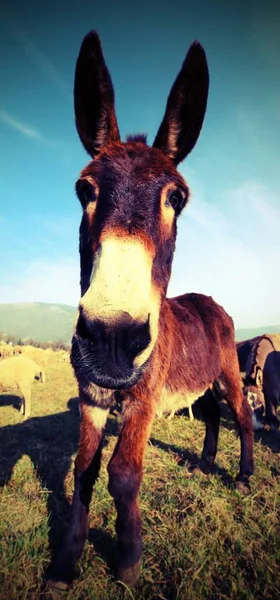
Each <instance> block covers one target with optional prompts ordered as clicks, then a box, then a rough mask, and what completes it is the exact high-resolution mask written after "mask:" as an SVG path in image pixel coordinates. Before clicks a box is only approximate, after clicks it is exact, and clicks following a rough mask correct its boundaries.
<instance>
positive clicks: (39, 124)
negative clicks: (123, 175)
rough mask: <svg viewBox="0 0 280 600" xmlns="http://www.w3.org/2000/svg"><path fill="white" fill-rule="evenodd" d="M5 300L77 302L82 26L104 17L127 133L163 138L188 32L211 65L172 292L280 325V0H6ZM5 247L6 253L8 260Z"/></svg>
mask: <svg viewBox="0 0 280 600" xmlns="http://www.w3.org/2000/svg"><path fill="white" fill-rule="evenodd" d="M1 5H2V8H1V13H2V19H1V24H0V29H1V36H0V39H1V52H0V69H1V90H0V155H1V161H0V234H1V246H2V261H1V264H0V302H27V301H29V302H30V301H43V302H63V303H65V304H71V305H74V306H75V305H77V303H78V300H79V285H78V284H79V260H78V226H79V221H80V214H81V211H80V207H79V205H78V201H77V200H76V198H75V194H74V183H75V180H76V179H77V177H78V175H79V171H80V169H81V168H82V167H83V166H84V165H85V164H86V163H87V162H88V160H89V157H88V156H87V155H86V153H85V151H84V150H83V148H82V146H81V144H80V141H79V138H78V136H77V133H76V130H75V126H74V118H73V101H72V88H73V74H74V68H75V61H76V57H77V53H78V51H79V47H80V44H81V41H82V38H83V36H84V35H85V34H86V33H87V32H88V31H89V30H90V29H97V31H98V32H99V34H100V37H101V39H102V45H103V50H104V54H105V58H106V61H107V64H108V67H109V69H110V72H111V75H112V79H113V82H114V87H115V96H116V111H117V117H118V122H119V127H120V131H121V135H122V137H123V138H124V137H125V135H126V134H127V133H136V132H146V133H147V134H148V142H149V143H150V144H152V143H153V139H154V137H155V135H156V132H157V129H158V126H159V124H160V122H161V119H162V116H163V112H164V109H165V103H166V99H167V95H168V93H169V90H170V87H171V85H172V83H173V81H174V79H175V77H176V75H177V73H178V71H179V69H180V67H181V64H182V62H183V59H184V56H185V54H186V52H187V49H188V47H189V45H190V44H191V42H192V41H193V40H194V39H199V40H200V42H201V43H202V44H203V46H204V48H205V50H206V53H207V58H208V63H209V69H210V78H211V79H210V94H209V102H208V110H207V113H206V118H205V123H204V127H203V130H202V133H201V136H200V138H199V140H198V143H197V146H196V147H195V149H194V150H193V153H192V154H191V155H190V156H189V157H188V158H187V159H186V160H185V161H184V162H183V163H182V164H181V165H180V166H179V170H180V171H181V173H182V174H183V175H184V176H185V177H186V179H187V181H188V184H189V186H190V188H191V192H192V198H191V202H190V204H189V206H188V207H187V209H186V210H185V212H184V213H183V216H182V217H181V218H180V221H179V223H178V230H179V235H178V241H177V249H176V254H175V257H174V265H173V272H172V278H171V282H170V287H169V294H170V295H175V294H179V293H184V292H192V291H196V292H202V293H206V294H208V295H212V296H213V297H214V298H215V299H216V300H217V301H218V302H219V303H220V304H222V305H223V306H224V307H225V309H226V310H227V312H229V314H231V316H232V317H233V318H234V321H235V324H236V327H247V326H248V327H249V326H265V325H269V324H280V302H279V295H280V294H279V291H280V290H279V287H280V286H279V264H280V235H279V233H280V166H279V165H280V161H279V155H280V77H279V57H280V36H279V31H280V4H279V3H276V0H274V1H271V0H267V1H266V2H263V1H259V0H256V1H254V2H253V1H248V2H243V1H242V2H235V3H232V2H229V1H228V2H227V1H226V0H223V1H222V0H213V1H211V0H204V1H199V0H193V1H188V0H184V1H181V2H179V1H176V0H172V1H171V0H165V1H164V2H163V1H162V2H155V1H153V0H150V2H146V1H142V2H141V6H140V3H139V5H137V6H136V5H134V3H128V2H124V1H122V0H119V1H118V2H110V1H109V0H107V1H106V2H104V0H103V1H101V0H97V1H93V0H92V1H91V2H88V1H85V0H80V1H79V2H75V3H74V2H73V3H71V2H69V0H68V2H66V1H65V0H61V1H60V2H59V1H56V2H53V0H49V2H44V3H42V2H38V0H36V1H31V0H25V2H19V1H17V2H15V1H14V0H9V1H6V3H5V1H4V2H2V3H1ZM3 258H4V260H3Z"/></svg>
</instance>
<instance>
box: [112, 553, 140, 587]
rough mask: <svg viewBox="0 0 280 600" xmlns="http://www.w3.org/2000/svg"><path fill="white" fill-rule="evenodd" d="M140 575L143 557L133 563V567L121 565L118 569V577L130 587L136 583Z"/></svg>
mask: <svg viewBox="0 0 280 600" xmlns="http://www.w3.org/2000/svg"><path fill="white" fill-rule="evenodd" d="M140 575H141V558H140V559H139V560H138V562H137V563H135V565H133V567H119V568H118V570H117V578H118V579H119V580H120V581H121V582H122V583H125V585H127V586H128V587H130V588H132V587H134V586H135V585H136V583H137V581H138V579H139V577H140Z"/></svg>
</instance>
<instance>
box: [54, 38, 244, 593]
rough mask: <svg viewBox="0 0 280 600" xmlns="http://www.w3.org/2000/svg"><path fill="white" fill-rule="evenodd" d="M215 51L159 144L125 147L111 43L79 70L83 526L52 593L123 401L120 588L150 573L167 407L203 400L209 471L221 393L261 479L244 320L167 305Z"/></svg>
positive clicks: (90, 48) (112, 472)
mask: <svg viewBox="0 0 280 600" xmlns="http://www.w3.org/2000/svg"><path fill="white" fill-rule="evenodd" d="M208 83H209V76H208V67H207V61H206V56H205V52H204V50H203V48H202V46H201V45H200V44H199V43H198V42H194V43H193V44H192V45H191V46H190V49H189V51H188V53H187V56H186V58H185V60H184V63H183V65H182V68H181V71H180V72H179V75H178V77H177V79H176V80H175V83H174V85H173V87H172V89H171V92H170V95H169V97H168V101H167V106H166V112H165V115H164V118H163V121H162V123H161V125H160V127H159V130H158V133H157V135H156V138H155V141H154V144H153V146H152V147H149V146H148V145H147V143H146V138H145V136H143V135H136V136H128V138H127V140H126V142H124V143H122V142H121V140H120V134H119V130H118V125H117V119H116V115H115V110H114V91H113V86H112V82H111V77H110V74H109V71H108V69H107V66H106V63H105V60H104V57H103V53H102V48H101V44H100V40H99V37H98V35H97V33H96V32H90V33H89V34H88V35H87V36H86V37H85V38H84V40H83V42H82V46H81V49H80V53H79V56H78V59H77V65H76V72H75V86H74V99H75V116H76V127H77V130H78V134H79V136H80V139H81V141H82V143H83V145H84V147H85V149H86V150H87V151H88V153H89V154H90V156H91V157H92V160H91V162H90V163H89V164H88V166H86V167H85V168H84V170H83V171H82V173H81V176H80V178H79V180H78V182H77V184H76V191H77V195H78V198H79V200H80V203H81V206H82V209H83V216H82V220H81V225H80V261H81V263H80V264H81V282H80V283H81V300H80V304H79V310H78V316H77V320H76V324H75V331H74V335H73V339H72V350H71V362H72V365H73V368H74V371H75V374H76V377H77V381H78V385H79V396H80V405H81V414H82V420H81V425H80V443H79V449H78V453H77V457H76V462H75V489H74V496H73V502H72V508H71V516H70V525H69V529H68V532H67V535H66V538H65V540H64V544H63V546H62V549H61V552H60V554H59V555H58V559H57V562H56V568H55V576H54V578H53V581H52V585H53V586H56V587H57V588H62V587H66V586H67V584H69V583H70V581H71V579H72V577H73V574H74V566H75V563H76V561H77V559H78V558H79V556H80V555H81V552H82V549H83V545H84V542H85V540H86V537H87V530H88V510H89V503H90V500H91V495H92V487H93V483H94V482H95V480H96V478H97V476H98V472H99V467H100V461H101V445H102V438H103V431H104V427H105V424H106V420H107V416H108V413H109V410H110V407H111V406H112V404H113V402H114V398H116V396H117V397H118V400H119V401H121V403H122V424H121V427H120V432H119V437H118V441H117V444H116V447H115V450H114V452H113V455H112V457H111V459H110V461H109V465H108V472H109V492H110V494H111V496H112V497H113V499H114V502H115V506H116V510H117V520H116V533H117V538H118V560H117V577H118V578H119V579H120V580H122V581H123V582H125V583H126V584H127V585H129V586H133V585H135V583H136V581H137V579H138V577H139V575H140V562H141V554H142V537H141V516H140V509H139V505H138V501H137V497H138V493H139V488H140V484H141V479H142V464H143V457H144V452H145V447H146V445H147V440H148V438H149V434H150V431H151V426H152V422H153V419H154V416H155V412H156V407H157V406H158V405H159V404H160V401H161V397H162V395H166V394H168V395H169V396H174V398H175V397H177V398H178V395H182V397H185V396H188V398H189V404H191V403H192V402H194V401H195V400H196V399H197V398H198V397H200V396H202V399H201V408H202V412H203V415H204V418H205V422H206V436H205V441H204V448H203V453H202V460H201V465H200V467H201V469H202V470H206V471H208V470H209V469H210V468H211V467H212V465H213V463H214V459H215V456H216V451H217V439H218V431H219V408H218V404H217V402H216V398H215V396H214V395H213V394H212V391H211V388H212V387H213V384H214V383H219V384H220V386H222V388H223V396H224V394H225V393H226V397H227V400H228V402H229V405H230V407H231V408H232V411H233V413H234V416H235V419H236V423H237V426H238V428H239V432H240V436H241V459H240V470H239V474H238V476H237V480H236V486H237V487H240V488H241V487H242V486H245V487H247V486H248V482H249V476H250V475H251V474H252V473H253V451H252V443H253V430H252V419H251V411H250V407H249V405H248V403H247V400H246V399H245V398H244V397H243V394H242V389H241V382H240V374H239V368H238V358H237V352H236V347H235V341H234V327H233V322H232V319H231V318H230V317H229V316H228V315H227V314H226V312H225V311H224V310H223V308H222V307H220V306H219V305H218V304H216V303H215V302H214V301H213V300H212V298H210V297H207V296H203V295H200V294H186V295H182V296H179V297H177V298H170V299H167V298H166V291H167V285H168V282H169V278H170V274H171V264H172V258H173V253H174V249H175V239H176V224H177V218H178V217H179V215H180V213H181V212H182V210H183V208H184V206H185V205H186V203H187V201H188V197H189V189H188V186H187V184H186V182H185V180H184V179H183V177H182V176H181V175H180V174H179V173H178V171H177V169H176V166H177V165H178V163H179V162H180V161H182V160H183V159H184V158H185V157H186V156H187V154H189V153H190V152H191V150H192V149H193V147H194V145H195V143H196V141H197V139H198V136H199V133H200V130H201V127H202V123H203V119H204V114H205V110H206V104H207V95H208Z"/></svg>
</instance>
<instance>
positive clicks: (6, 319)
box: [0, 302, 76, 344]
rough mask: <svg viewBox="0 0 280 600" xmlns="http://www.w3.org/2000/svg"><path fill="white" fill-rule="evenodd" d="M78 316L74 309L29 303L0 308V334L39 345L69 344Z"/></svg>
mask: <svg viewBox="0 0 280 600" xmlns="http://www.w3.org/2000/svg"><path fill="white" fill-rule="evenodd" d="M75 314H76V308H74V306H68V305H67V304H48V303H44V302H30V303H18V304H0V331H1V332H2V333H6V334H10V335H14V336H17V337H18V338H21V339H22V340H23V341H25V340H27V339H28V338H32V339H34V340H37V341H38V342H56V341H62V342H63V343H64V344H70V342H71V338H72V333H73V323H74V318H75Z"/></svg>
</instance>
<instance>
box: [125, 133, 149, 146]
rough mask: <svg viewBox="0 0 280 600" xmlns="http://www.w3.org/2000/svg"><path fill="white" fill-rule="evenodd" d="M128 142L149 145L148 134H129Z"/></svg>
mask: <svg viewBox="0 0 280 600" xmlns="http://www.w3.org/2000/svg"><path fill="white" fill-rule="evenodd" d="M126 141H127V142H141V143H142V144H147V134H146V133H135V134H129V135H127V136H126Z"/></svg>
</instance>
